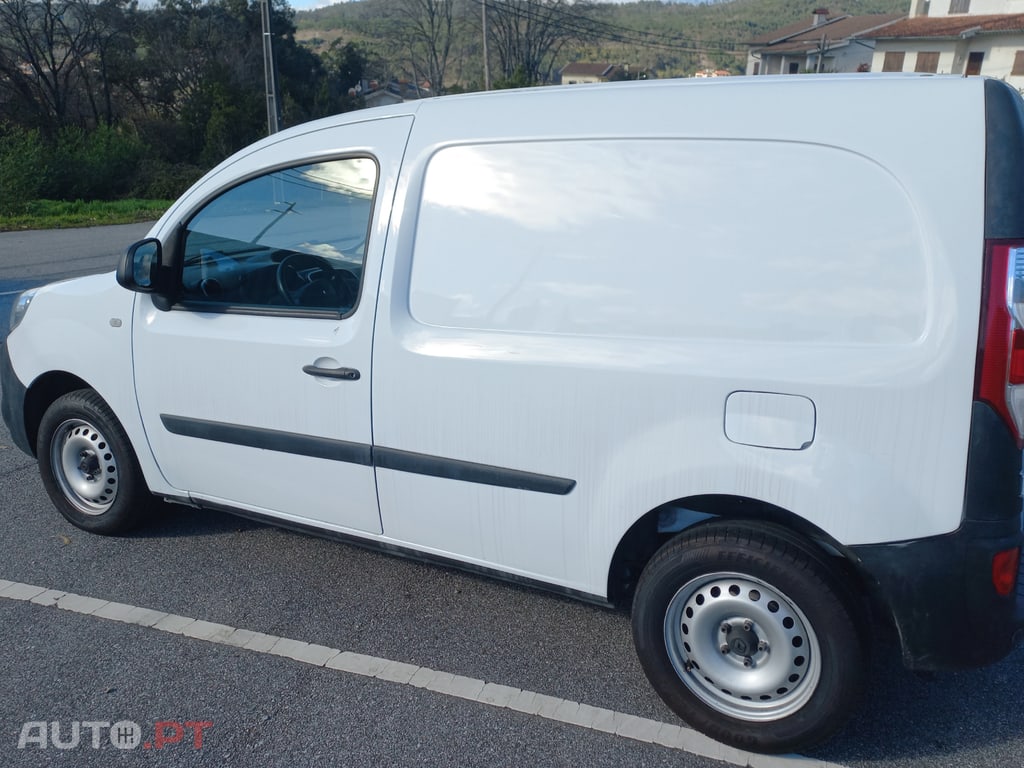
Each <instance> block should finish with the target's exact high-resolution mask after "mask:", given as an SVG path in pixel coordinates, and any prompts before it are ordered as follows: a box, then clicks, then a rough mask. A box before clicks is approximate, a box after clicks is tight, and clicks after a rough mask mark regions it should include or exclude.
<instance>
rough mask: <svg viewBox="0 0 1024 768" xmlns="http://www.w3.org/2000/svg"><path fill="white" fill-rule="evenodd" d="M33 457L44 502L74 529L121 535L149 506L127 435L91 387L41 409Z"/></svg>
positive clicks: (149, 502)
mask: <svg viewBox="0 0 1024 768" xmlns="http://www.w3.org/2000/svg"><path fill="white" fill-rule="evenodd" d="M36 456H37V457H38V459H39V472H40V475H41V476H42V479H43V485H44V486H45V487H46V492H47V493H48V494H49V495H50V499H51V500H52V501H53V503H54V505H55V506H56V507H57V509H58V511H59V512H60V513H61V514H62V515H64V517H66V518H67V519H68V520H69V521H70V522H71V523H73V524H74V525H76V526H78V527H79V528H82V529H84V530H87V531H91V532H93V533H105V534H114V533H123V532H125V531H128V530H130V529H132V528H134V527H136V526H137V525H138V524H139V523H140V522H142V520H143V519H144V518H145V516H146V514H147V513H148V511H149V509H150V507H151V505H152V501H153V497H152V496H151V495H150V494H149V491H148V489H147V488H146V484H145V481H144V480H143V478H142V472H141V471H140V469H139V463H138V460H137V459H136V458H135V452H134V451H133V450H132V447H131V443H130V442H129V441H128V436H127V435H126V434H125V432H124V429H123V428H122V427H121V424H120V423H119V422H118V421H117V418H116V417H115V416H114V414H113V413H112V412H111V410H110V407H109V406H108V405H107V404H106V403H105V402H104V401H103V399H102V398H101V397H100V396H99V395H98V394H96V393H95V392H93V391H92V390H91V389H80V390H76V391H74V392H69V393H68V394H66V395H64V396H62V397H59V398H58V399H57V400H55V401H54V402H53V404H52V405H51V406H50V407H49V408H48V409H47V410H46V413H45V414H43V418H42V421H41V422H40V424H39V436H38V438H37V441H36Z"/></svg>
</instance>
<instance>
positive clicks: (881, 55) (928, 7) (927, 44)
mask: <svg viewBox="0 0 1024 768" xmlns="http://www.w3.org/2000/svg"><path fill="white" fill-rule="evenodd" d="M868 37H870V38H872V39H873V40H874V43H875V53H874V58H873V59H872V62H871V71H872V72H935V73H939V74H953V75H989V76H991V77H997V78H1000V79H1002V80H1006V81H1007V82H1008V83H1010V85H1012V86H1014V87H1015V88H1017V89H1018V90H1021V89H1024V0H930V2H929V0H911V5H910V16H909V17H908V18H906V19H904V20H903V21H900V22H897V23H895V24H892V25H890V26H888V27H885V28H883V29H879V30H876V31H874V32H872V33H870V34H868V35H865V39H866V38H868Z"/></svg>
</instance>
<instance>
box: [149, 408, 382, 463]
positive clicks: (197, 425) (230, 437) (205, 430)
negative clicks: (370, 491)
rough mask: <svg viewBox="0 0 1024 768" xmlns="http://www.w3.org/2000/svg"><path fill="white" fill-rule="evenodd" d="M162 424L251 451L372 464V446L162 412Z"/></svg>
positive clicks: (184, 434)
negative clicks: (261, 450)
mask: <svg viewBox="0 0 1024 768" xmlns="http://www.w3.org/2000/svg"><path fill="white" fill-rule="evenodd" d="M160 421H162V422H163V424H164V427H165V428H166V429H167V431H168V432H171V433H172V434H175V435H181V436H182V437H196V438H199V439H200V440H213V441H214V442H218V443H231V444H232V445H245V446H248V447H250V448H263V449H265V450H268V451H279V452H280V453H292V454H296V455H298V456H311V457H313V458H316V459H330V460H331V461H343V462H345V463H347V464H361V465H363V466H367V467H369V466H372V465H373V454H372V452H371V450H370V446H368V445H365V444H363V443H350V442H346V441H344V440H331V439H330V438H326V437H314V436H312V435H296V434H294V433H292V432H281V431H278V430H276V429H264V428H262V427H246V426H241V425H239V424H225V423H223V422H219V421H207V420H205V419H188V418H184V417H182V416H169V415H167V414H163V413H162V414H160Z"/></svg>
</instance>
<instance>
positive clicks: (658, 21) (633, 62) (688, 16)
mask: <svg viewBox="0 0 1024 768" xmlns="http://www.w3.org/2000/svg"><path fill="white" fill-rule="evenodd" d="M489 2H494V4H495V5H496V6H500V1H498V0H489ZM409 3H410V0H358V1H354V2H346V3H338V4H336V5H331V6H328V7H326V8H321V9H318V10H313V11H300V12H298V13H297V14H296V18H295V21H296V25H297V27H298V33H297V35H296V37H297V39H299V40H300V41H302V42H303V43H304V44H306V45H309V46H310V47H312V48H313V49H315V50H317V49H323V48H326V46H328V45H329V44H330V43H331V42H333V41H339V42H340V43H349V42H353V43H356V44H358V45H359V46H360V48H361V50H363V51H364V52H365V53H367V54H368V56H369V59H370V64H371V66H370V71H369V72H368V74H369V75H370V76H374V77H392V76H399V77H400V76H403V75H404V76H407V77H408V76H411V74H412V73H411V72H409V71H408V69H407V68H403V66H402V62H401V59H402V50H401V49H402V46H401V45H399V44H397V43H396V39H395V38H396V36H399V35H400V34H401V32H400V31H396V30H400V28H401V27H400V24H399V22H398V19H399V18H401V17H402V11H401V8H402V7H403V4H404V6H405V7H408V5H409ZM821 6H822V2H821V0H730V1H729V2H715V3H701V4H697V5H691V4H686V3H665V2H655V1H653V0H644V1H643V2H630V3H621V4H618V3H588V4H585V5H584V4H581V3H577V4H576V5H566V6H563V7H564V8H565V9H566V12H568V13H572V12H573V9H575V8H583V9H585V12H586V13H588V14H589V16H588V18H589V20H590V21H589V27H588V29H590V30H592V31H593V32H594V34H590V35H587V36H586V37H587V38H588V39H586V40H569V41H567V42H566V44H565V45H564V46H562V47H561V48H560V49H559V51H558V53H557V55H555V56H554V57H553V61H552V62H551V63H550V64H549V69H550V70H552V71H557V69H559V68H561V67H562V66H564V65H565V64H568V63H570V62H573V61H590V62H608V63H614V64H620V65H628V66H629V68H630V71H631V72H634V73H637V72H644V73H646V75H647V76H650V77H679V76H687V75H692V74H693V73H694V72H695V71H697V70H698V69H704V68H708V67H710V68H714V69H727V70H729V71H730V72H733V73H736V74H739V73H741V72H742V71H743V65H744V62H745V60H746V46H745V45H744V43H745V42H747V41H749V40H751V39H752V38H754V37H756V36H757V35H759V34H761V33H764V32H769V31H771V30H773V29H777V28H779V27H781V26H784V25H786V24H789V23H790V22H793V21H797V20H799V19H801V18H807V19H809V18H810V15H811V12H812V11H813V10H814V9H815V8H818V7H821ZM827 7H828V8H829V9H830V10H831V11H832V12H833V13H839V12H842V13H849V14H854V15H860V14H869V13H899V12H905V11H906V10H907V7H908V2H907V0H839V1H837V2H833V3H831V4H829V5H828V6H827ZM456 21H457V31H456V35H455V39H454V44H453V45H452V53H451V54H450V57H449V58H450V63H449V73H450V74H449V76H448V78H447V80H446V83H447V84H448V85H449V86H451V85H454V86H455V87H456V88H461V89H467V90H473V89H477V88H479V87H480V81H481V73H482V70H483V65H482V55H481V48H482V46H481V45H480V42H479V40H480V37H481V21H480V0H464V2H463V5H462V6H461V13H459V14H458V18H457V19H456ZM492 55H493V54H492ZM374 70H380V71H374Z"/></svg>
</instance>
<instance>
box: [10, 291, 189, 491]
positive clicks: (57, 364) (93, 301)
mask: <svg viewBox="0 0 1024 768" xmlns="http://www.w3.org/2000/svg"><path fill="white" fill-rule="evenodd" d="M134 302H135V294H133V293H131V292H129V291H126V290H124V289H123V288H121V287H120V286H119V285H118V284H117V282H116V281H115V280H114V273H113V272H111V273H109V274H103V275H90V276H88V277H80V278H77V279H74V280H65V281H61V282H57V283H51V284H50V285H46V286H42V287H40V288H38V289H37V292H36V295H35V298H33V299H32V305H31V307H30V308H29V310H28V312H27V313H26V315H25V319H24V320H23V321H22V323H21V325H19V326H18V327H17V328H16V329H15V330H14V332H13V333H11V334H10V335H9V336H8V337H7V339H6V340H5V343H6V344H7V347H8V350H9V352H10V355H11V360H12V362H13V365H14V370H15V371H16V372H17V376H18V378H19V379H20V380H21V382H22V383H23V384H25V385H26V386H30V385H31V384H32V383H33V382H34V381H36V380H37V379H38V378H39V377H40V376H42V375H44V374H46V373H49V372H51V371H67V372H71V373H73V374H74V375H75V376H77V377H78V378H80V379H82V380H83V381H85V383H86V384H87V385H89V386H90V387H91V388H93V389H95V390H96V391H97V392H98V393H99V394H100V396H101V397H102V398H103V399H104V400H105V401H106V403H107V405H109V406H110V409H111V410H112V411H113V412H114V415H115V416H116V417H117V419H118V421H119V422H120V423H121V426H122V427H124V430H125V432H126V433H127V435H128V438H129V439H130V440H131V443H132V445H133V446H134V448H135V452H136V455H137V456H138V459H139V464H140V465H141V467H142V470H143V474H144V475H145V477H146V481H147V483H148V484H149V487H150V489H151V490H153V491H155V492H162V491H168V490H170V489H169V488H168V486H167V484H166V483H165V482H163V478H162V477H161V476H160V474H159V471H158V470H157V468H156V463H155V462H154V461H153V455H152V453H151V452H150V450H149V445H148V444H147V441H146V434H145V430H144V429H143V427H142V421H141V420H140V419H139V410H138V406H137V405H136V401H135V390H134V387H133V379H134V374H133V369H132V347H131V329H130V327H129V326H122V327H119V328H115V327H112V326H111V325H110V322H109V321H110V317H111V315H116V316H118V317H131V314H132V306H133V304H134Z"/></svg>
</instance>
